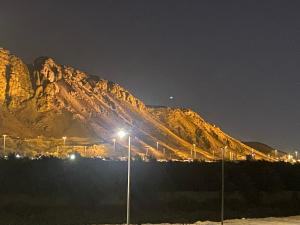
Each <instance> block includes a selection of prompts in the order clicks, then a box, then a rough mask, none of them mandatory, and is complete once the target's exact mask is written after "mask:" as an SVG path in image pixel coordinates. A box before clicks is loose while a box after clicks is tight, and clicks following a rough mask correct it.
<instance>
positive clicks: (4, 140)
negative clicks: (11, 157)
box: [3, 134, 6, 157]
mask: <svg viewBox="0 0 300 225" xmlns="http://www.w3.org/2000/svg"><path fill="white" fill-rule="evenodd" d="M5 152H6V135H5V134H4V135H3V155H4V157H5Z"/></svg>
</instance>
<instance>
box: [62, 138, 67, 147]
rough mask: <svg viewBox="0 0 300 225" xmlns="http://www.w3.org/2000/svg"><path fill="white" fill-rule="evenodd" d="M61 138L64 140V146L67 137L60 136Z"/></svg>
mask: <svg viewBox="0 0 300 225" xmlns="http://www.w3.org/2000/svg"><path fill="white" fill-rule="evenodd" d="M62 139H63V140H64V146H66V140H67V137H66V136H64V137H62Z"/></svg>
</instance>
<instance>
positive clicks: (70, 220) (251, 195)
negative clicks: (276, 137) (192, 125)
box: [0, 158, 300, 225]
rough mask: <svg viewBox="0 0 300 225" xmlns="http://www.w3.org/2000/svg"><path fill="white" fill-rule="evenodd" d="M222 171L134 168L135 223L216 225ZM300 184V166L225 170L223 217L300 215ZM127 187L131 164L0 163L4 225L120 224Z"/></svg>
mask: <svg viewBox="0 0 300 225" xmlns="http://www.w3.org/2000/svg"><path fill="white" fill-rule="evenodd" d="M220 171H221V164H220V163H218V162H217V163H200V162H194V163H182V162H165V163H160V162H155V161H151V162H148V163H145V162H142V161H135V162H133V163H132V183H131V184H132V186H131V191H132V192H131V220H132V223H135V224H140V223H155V224H158V223H165V222H168V223H181V224H183V223H185V224H186V223H195V222H196V221H206V220H208V221H218V220H219V218H220V186H221V183H220V181H221V176H220ZM299 180H300V165H298V164H295V165H291V164H288V163H269V162H239V163H231V162H228V163H226V164H225V218H226V219H233V218H243V217H245V218H263V217H271V216H272V217H286V216H295V215H300V204H299V202H300V183H299ZM126 183H127V163H126V162H120V161H103V160H100V159H85V158H82V159H81V158H76V160H73V161H71V160H60V159H55V158H54V159H51V158H50V159H40V160H28V159H10V160H0V199H1V201H0V218H1V219H0V224H1V225H2V224H3V225H7V224H14V225H19V224H20V225H21V224H22V225H32V224H39V225H53V224H55V225H83V224H104V223H112V224H116V223H118V224H121V223H124V222H125V218H126ZM241 222H245V221H244V220H241ZM208 224H209V223H208ZM212 224H213V223H212ZM237 224H242V223H237ZM250 224H251V223H250ZM256 224H257V223H256ZM280 224H283V223H280ZM298 224H300V221H299V222H298ZM272 225H273V224H272ZM276 225H277V224H276ZM278 225H279V224H278Z"/></svg>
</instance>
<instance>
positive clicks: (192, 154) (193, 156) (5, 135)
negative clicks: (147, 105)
mask: <svg viewBox="0 0 300 225" xmlns="http://www.w3.org/2000/svg"><path fill="white" fill-rule="evenodd" d="M126 135H127V133H126V132H125V131H124V130H120V131H119V132H118V133H117V136H118V137H119V138H123V137H124V136H126ZM2 136H3V154H4V156H5V153H6V147H7V146H6V140H7V138H8V135H7V134H3V135H2ZM62 140H63V146H66V140H67V137H66V136H63V137H62ZM113 144H114V151H116V138H114V139H113ZM156 150H157V151H159V142H158V141H157V142H156ZM147 153H148V149H147ZM163 153H164V155H165V148H164V149H163ZM230 153H232V152H230ZM190 154H191V158H192V159H196V158H197V152H196V145H195V144H193V148H192V149H191V153H190ZM212 154H213V156H214V155H215V151H213V153H212ZM17 155H18V157H17ZM17 155H16V158H21V156H20V155H19V154H17ZM57 155H58V152H57ZM252 155H253V154H252ZM294 155H295V158H294V157H293V155H291V154H288V155H286V156H285V158H286V160H287V161H289V160H293V159H294V160H296V161H298V151H295V152H294ZM147 156H148V154H146V157H147ZM268 156H269V157H271V154H269V155H268ZM277 156H278V151H277V150H276V149H275V150H274V157H275V159H277V160H278V157H277ZM69 158H70V159H71V158H72V159H71V160H74V159H75V158H76V156H75V157H74V156H72V157H71V155H69ZM233 158H234V157H232V156H231V154H230V160H232V159H233Z"/></svg>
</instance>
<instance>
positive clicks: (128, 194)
mask: <svg viewBox="0 0 300 225" xmlns="http://www.w3.org/2000/svg"><path fill="white" fill-rule="evenodd" d="M126 135H127V133H126V132H125V131H124V130H120V131H119V132H118V136H119V137H120V138H123V137H125V136H126ZM130 141H131V137H130V135H128V159H127V162H128V163H127V217H126V224H127V225H129V223H130V161H131V143H130Z"/></svg>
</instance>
